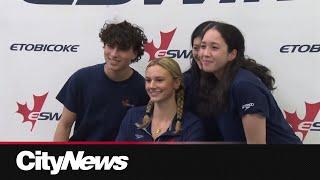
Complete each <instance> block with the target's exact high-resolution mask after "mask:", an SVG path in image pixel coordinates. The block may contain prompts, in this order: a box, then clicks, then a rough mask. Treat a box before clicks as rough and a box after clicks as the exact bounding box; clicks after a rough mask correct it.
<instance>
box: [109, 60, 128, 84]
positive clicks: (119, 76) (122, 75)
mask: <svg viewBox="0 0 320 180" xmlns="http://www.w3.org/2000/svg"><path fill="white" fill-rule="evenodd" d="M104 73H105V74H106V75H107V76H108V78H110V79H111V80H113V81H124V80H127V79H129V77H130V76H131V75H132V74H133V70H132V69H131V67H130V66H129V67H128V68H125V69H122V70H117V71H114V70H112V69H110V68H109V67H108V66H107V64H105V65H104Z"/></svg>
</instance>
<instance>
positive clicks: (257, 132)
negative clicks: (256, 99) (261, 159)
mask: <svg viewBox="0 0 320 180" xmlns="http://www.w3.org/2000/svg"><path fill="white" fill-rule="evenodd" d="M242 124H243V128H244V133H245V136H246V139H247V143H248V144H266V137H267V135H266V117H264V116H262V115H260V114H246V115H244V116H242Z"/></svg>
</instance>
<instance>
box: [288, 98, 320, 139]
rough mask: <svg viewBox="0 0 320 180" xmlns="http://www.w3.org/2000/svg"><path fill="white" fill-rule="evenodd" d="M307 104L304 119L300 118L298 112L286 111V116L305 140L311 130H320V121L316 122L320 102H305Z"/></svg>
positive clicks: (295, 130)
mask: <svg viewBox="0 0 320 180" xmlns="http://www.w3.org/2000/svg"><path fill="white" fill-rule="evenodd" d="M305 105H306V115H305V117H304V119H299V117H298V116H297V113H296V112H294V113H289V112H287V111H284V112H285V118H286V119H287V121H288V122H289V124H290V125H291V127H292V129H293V130H294V132H295V133H296V134H297V135H298V136H299V137H300V139H301V140H302V141H303V140H304V139H305V137H306V136H307V134H308V133H309V131H317V132H320V122H315V119H316V116H317V114H318V113H319V111H320V102H318V103H315V104H309V103H305Z"/></svg>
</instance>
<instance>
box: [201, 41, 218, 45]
mask: <svg viewBox="0 0 320 180" xmlns="http://www.w3.org/2000/svg"><path fill="white" fill-rule="evenodd" d="M201 44H210V45H219V43H216V42H205V41H201Z"/></svg>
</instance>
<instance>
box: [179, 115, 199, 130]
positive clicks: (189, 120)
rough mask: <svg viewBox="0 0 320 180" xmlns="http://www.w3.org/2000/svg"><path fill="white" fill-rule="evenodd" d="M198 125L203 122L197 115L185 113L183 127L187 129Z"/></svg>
mask: <svg viewBox="0 0 320 180" xmlns="http://www.w3.org/2000/svg"><path fill="white" fill-rule="evenodd" d="M198 123H201V120H200V118H199V117H198V116H196V115H195V114H193V113H192V112H190V111H185V112H184V113H183V124H184V125H183V126H184V127H185V128H188V127H190V126H192V125H194V124H198Z"/></svg>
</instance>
